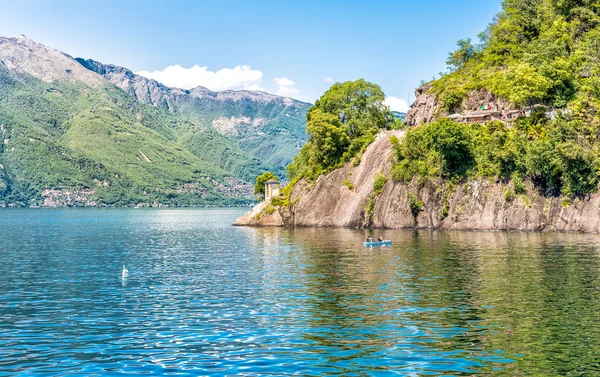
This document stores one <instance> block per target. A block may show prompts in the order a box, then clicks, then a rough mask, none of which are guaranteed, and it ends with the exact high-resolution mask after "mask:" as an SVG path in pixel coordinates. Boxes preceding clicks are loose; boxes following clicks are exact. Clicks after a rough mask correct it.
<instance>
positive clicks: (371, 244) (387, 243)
mask: <svg viewBox="0 0 600 377" xmlns="http://www.w3.org/2000/svg"><path fill="white" fill-rule="evenodd" d="M364 245H365V247H380V246H392V241H381V242H365V244H364Z"/></svg>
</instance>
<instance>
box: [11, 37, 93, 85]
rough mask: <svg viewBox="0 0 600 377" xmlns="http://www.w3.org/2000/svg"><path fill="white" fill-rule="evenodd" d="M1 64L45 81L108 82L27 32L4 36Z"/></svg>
mask: <svg viewBox="0 0 600 377" xmlns="http://www.w3.org/2000/svg"><path fill="white" fill-rule="evenodd" d="M0 64H2V65H4V66H5V67H6V68H8V69H9V70H13V71H17V72H22V73H27V74H29V75H31V76H33V77H36V78H38V79H40V80H43V81H45V82H52V81H72V82H75V81H81V82H84V83H85V84H87V85H89V86H97V85H101V84H102V83H103V82H104V81H105V80H104V79H103V78H102V77H101V76H100V75H98V74H96V73H94V72H92V71H90V70H87V69H85V68H84V67H82V66H81V65H80V64H78V63H77V62H76V61H75V60H74V59H73V58H72V57H70V56H69V55H67V54H65V53H63V52H61V51H58V50H56V49H54V48H50V47H47V46H44V45H43V44H40V43H37V42H35V41H33V40H31V39H28V38H27V37H25V36H24V35H20V36H18V37H15V38H5V37H0Z"/></svg>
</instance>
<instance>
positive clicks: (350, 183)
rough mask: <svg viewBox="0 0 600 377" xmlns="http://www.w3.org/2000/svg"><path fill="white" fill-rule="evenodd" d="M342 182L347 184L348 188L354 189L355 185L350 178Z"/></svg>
mask: <svg viewBox="0 0 600 377" xmlns="http://www.w3.org/2000/svg"><path fill="white" fill-rule="evenodd" d="M342 184H343V185H344V186H346V188H347V189H348V190H350V191H354V185H353V184H352V182H350V181H349V180H347V179H346V180H345V181H344V182H342Z"/></svg>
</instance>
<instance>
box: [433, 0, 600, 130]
mask: <svg viewBox="0 0 600 377" xmlns="http://www.w3.org/2000/svg"><path fill="white" fill-rule="evenodd" d="M479 39H480V43H479V44H477V45H474V44H472V43H471V41H470V40H461V41H459V42H458V49H457V50H456V51H454V52H453V53H451V54H450V55H449V57H448V60H447V63H448V68H449V73H448V74H446V75H443V77H442V78H441V79H439V80H436V81H434V82H433V87H432V91H433V93H435V94H436V95H437V96H438V98H439V99H440V100H441V101H442V102H443V105H444V108H445V109H446V110H447V111H450V112H451V111H453V110H456V109H458V107H459V106H460V104H461V103H462V101H463V99H464V98H466V96H467V93H468V92H469V91H472V90H477V89H486V90H489V91H490V92H492V93H493V94H495V95H496V96H498V97H502V98H505V99H508V100H509V101H510V102H512V103H513V104H515V105H517V106H527V105H531V104H533V103H538V102H543V103H545V104H547V105H550V106H555V107H559V108H565V107H569V108H570V109H572V110H573V111H575V113H576V115H577V116H578V117H579V118H581V119H585V120H588V121H589V122H593V123H594V124H596V123H597V122H598V121H599V118H598V109H600V101H599V98H600V90H599V89H600V60H599V59H598V50H599V48H600V5H598V3H597V2H596V1H595V0H578V1H571V0H563V1H554V0H505V1H504V2H503V10H502V11H501V12H500V13H499V14H498V15H497V16H496V18H495V19H494V21H493V22H492V23H491V24H490V25H489V27H488V28H487V30H485V31H484V32H483V33H481V34H480V36H479Z"/></svg>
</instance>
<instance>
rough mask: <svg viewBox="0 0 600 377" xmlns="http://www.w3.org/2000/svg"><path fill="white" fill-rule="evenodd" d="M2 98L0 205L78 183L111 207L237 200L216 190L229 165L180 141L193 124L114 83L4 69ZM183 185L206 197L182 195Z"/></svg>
mask: <svg viewBox="0 0 600 377" xmlns="http://www.w3.org/2000/svg"><path fill="white" fill-rule="evenodd" d="M0 98H1V100H0V125H2V129H0V134H1V135H2V141H4V140H6V143H4V142H2V143H1V144H0V145H1V146H0V164H2V168H1V169H0V202H2V201H5V202H17V201H20V202H23V203H25V204H39V203H40V201H41V197H40V193H41V191H42V190H44V189H45V188H73V187H91V188H94V189H95V190H96V192H97V197H98V199H99V200H100V201H101V202H103V203H106V204H131V203H137V202H151V201H153V200H158V201H160V202H163V203H170V204H201V203H215V202H220V203H226V202H236V201H238V200H236V199H227V198H224V197H223V196H222V195H221V194H220V193H219V192H217V191H216V190H215V189H214V184H215V182H216V181H222V179H223V178H224V177H225V176H226V175H228V174H227V173H226V172H225V171H224V170H223V169H221V168H220V167H218V166H215V164H213V163H208V162H205V160H203V159H201V158H198V157H197V156H196V155H194V154H193V153H192V152H190V151H189V150H187V149H186V148H185V147H184V146H183V145H182V144H181V143H179V142H178V139H179V138H180V135H179V133H180V130H182V129H188V128H189V127H190V126H189V125H187V124H185V123H184V122H181V121H180V120H179V119H177V118H176V117H174V116H172V115H169V114H166V113H164V112H162V111H159V110H157V109H155V108H153V107H151V106H146V105H140V104H138V103H136V102H135V101H133V100H132V99H131V98H130V97H129V96H127V95H126V94H125V93H124V92H123V91H121V90H120V89H117V88H116V87H114V86H113V85H108V84H107V85H106V86H105V87H102V88H99V89H90V88H89V87H86V86H84V85H75V84H66V83H53V84H46V83H43V82H41V81H39V80H36V79H33V78H31V77H28V76H24V75H22V76H21V75H15V74H13V73H11V72H8V71H7V70H6V69H2V67H0ZM198 144H201V143H200V142H198ZM208 148H210V147H209V146H207V149H208ZM231 148H232V149H235V148H236V147H235V146H232V147H231ZM143 154H145V155H146V156H147V157H148V158H149V159H150V161H151V162H148V161H147V160H146V158H145V157H144V155H143ZM197 154H198V155H202V154H201V153H197ZM237 157H238V158H239V159H240V160H242V159H243V158H244V155H243V154H241V153H238V154H237ZM103 181H105V182H107V183H108V187H103V186H100V185H98V182H103ZM183 184H195V185H196V187H198V190H197V191H200V192H202V195H200V194H198V193H181V192H179V188H180V186H181V185H183Z"/></svg>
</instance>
